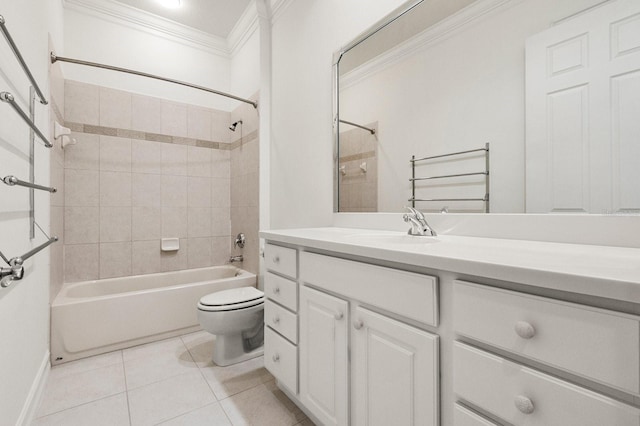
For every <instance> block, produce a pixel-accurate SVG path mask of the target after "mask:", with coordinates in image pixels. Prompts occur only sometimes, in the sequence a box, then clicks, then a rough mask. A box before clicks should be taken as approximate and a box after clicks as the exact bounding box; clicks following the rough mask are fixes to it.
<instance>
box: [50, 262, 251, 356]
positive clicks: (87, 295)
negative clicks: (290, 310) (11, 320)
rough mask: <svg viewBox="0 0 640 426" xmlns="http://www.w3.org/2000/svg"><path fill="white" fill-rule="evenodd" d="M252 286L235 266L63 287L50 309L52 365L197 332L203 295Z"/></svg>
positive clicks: (113, 279) (249, 275) (246, 273)
mask: <svg viewBox="0 0 640 426" xmlns="http://www.w3.org/2000/svg"><path fill="white" fill-rule="evenodd" d="M255 285H256V276H255V274H252V273H249V272H247V271H244V270H242V269H238V268H236V267H234V266H214V267H210V268H200V269H189V270H185V271H176V272H167V273H160V274H149V275H138V276H132V277H122V278H110V279H103V280H96V281H84V282H78V283H70V284H66V285H65V286H64V287H63V288H62V290H61V291H60V293H59V294H58V296H56V298H55V299H54V301H53V303H52V304H51V362H52V364H59V363H62V362H67V361H72V360H74V359H79V358H84V357H88V356H92V355H97V354H101V353H105V352H109V351H114V350H118V349H123V348H127V347H131V346H135V345H139V344H142V343H148V342H152V341H155V340H160V339H165V338H168V337H172V336H177V335H180V334H183V333H189V332H191V331H197V330H199V329H200V325H199V324H198V317H197V308H196V304H197V302H198V300H199V299H200V298H201V297H202V296H204V295H206V294H209V293H213V292H214V291H220V290H226V289H229V288H235V287H246V286H255Z"/></svg>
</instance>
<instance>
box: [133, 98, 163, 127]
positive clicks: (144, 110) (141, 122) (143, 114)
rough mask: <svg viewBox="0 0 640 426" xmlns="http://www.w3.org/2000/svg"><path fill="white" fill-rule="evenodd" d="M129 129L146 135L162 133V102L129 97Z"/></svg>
mask: <svg viewBox="0 0 640 426" xmlns="http://www.w3.org/2000/svg"><path fill="white" fill-rule="evenodd" d="M131 128H132V129H133V130H138V131H141V132H147V133H162V102H161V101H160V99H157V98H152V97H149V96H142V95H132V96H131Z"/></svg>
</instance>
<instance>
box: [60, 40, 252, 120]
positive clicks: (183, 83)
mask: <svg viewBox="0 0 640 426" xmlns="http://www.w3.org/2000/svg"><path fill="white" fill-rule="evenodd" d="M57 61H60V62H68V63H70V64H77V65H86V66H89V67H95V68H103V69H106V70H111V71H118V72H123V73H127V74H133V75H138V76H140V77H147V78H153V79H156V80H162V81H166V82H168V83H174V84H179V85H181V86H187V87H191V88H192V89H198V90H204V91H205V92H209V93H213V94H215V95H220V96H225V97H227V98H231V99H235V100H236V101H240V102H244V103H246V104H250V105H253V107H254V108H256V109H257V108H258V103H257V102H256V101H252V100H250V99H244V98H241V97H238V96H235V95H231V94H229V93H225V92H220V91H219V90H215V89H209V88H208V87H204V86H198V85H197V84H192V83H187V82H186V81H180V80H174V79H172V78H167V77H160V76H158V75H154V74H149V73H146V72H142V71H136V70H130V69H127V68H121V67H114V66H112V65H105V64H99V63H97V62H89V61H83V60H80V59H72V58H65V57H63V56H57V55H56V54H55V53H53V52H51V63H52V64H54V63H56V62H57Z"/></svg>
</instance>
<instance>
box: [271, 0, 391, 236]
mask: <svg viewBox="0 0 640 426" xmlns="http://www.w3.org/2000/svg"><path fill="white" fill-rule="evenodd" d="M401 4H402V2H401V1H399V0H380V1H376V2H371V1H367V0H357V1H356V0H354V1H348V2H347V1H340V0H325V1H306V2H301V1H294V2H290V3H289V4H288V6H287V7H286V9H285V10H284V11H282V12H280V13H278V14H277V15H276V19H275V21H274V22H273V28H272V31H273V32H272V43H273V51H272V91H273V99H272V120H271V125H272V128H271V190H270V193H271V200H270V203H271V228H294V227H301V226H323V225H330V224H331V222H332V214H333V186H332V185H333V183H332V182H333V178H332V170H333V140H332V87H333V86H332V57H333V53H334V52H335V51H337V50H338V49H339V48H340V47H341V46H343V45H346V44H347V42H349V41H350V40H351V39H353V38H354V37H355V36H356V35H358V34H359V33H361V32H362V31H364V30H365V29H366V28H367V27H369V26H370V25H372V24H373V23H374V22H376V21H378V20H379V19H381V18H382V17H383V16H385V15H386V14H387V13H389V12H391V11H392V10H393V9H395V8H397V7H398V6H400V5H401ZM263 228H264V229H266V228H267V227H266V226H263Z"/></svg>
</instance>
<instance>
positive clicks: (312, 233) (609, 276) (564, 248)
mask: <svg viewBox="0 0 640 426" xmlns="http://www.w3.org/2000/svg"><path fill="white" fill-rule="evenodd" d="M260 237H261V238H264V239H266V240H269V241H272V242H280V243H285V244H292V245H296V246H304V247H308V248H311V249H316V250H322V251H327V252H332V253H336V254H345V255H351V256H359V257H365V258H371V259H381V260H385V261H388V262H396V263H401V264H407V265H416V266H422V267H426V268H432V269H437V270H443V271H453V272H456V273H460V274H468V275H474V276H481V277H487V278H492V279H497V280H504V281H511V282H517V283H521V284H527V285H532V286H536V287H542V288H548V289H553V290H560V291H567V292H572V293H579V294H585V295H591V296H597V297H603V298H608V299H615V300H621V301H626V302H631V303H640V249H637V248H624V247H611V246H595V245H580V244H562V243H549V242H539V241H525V240H506V239H498V238H478V237H462V236H453V235H439V236H437V237H413V236H409V235H406V234H404V233H402V232H396V231H380V230H367V229H351V228H304V229H287V230H273V231H262V232H260ZM434 240H435V241H434Z"/></svg>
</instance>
